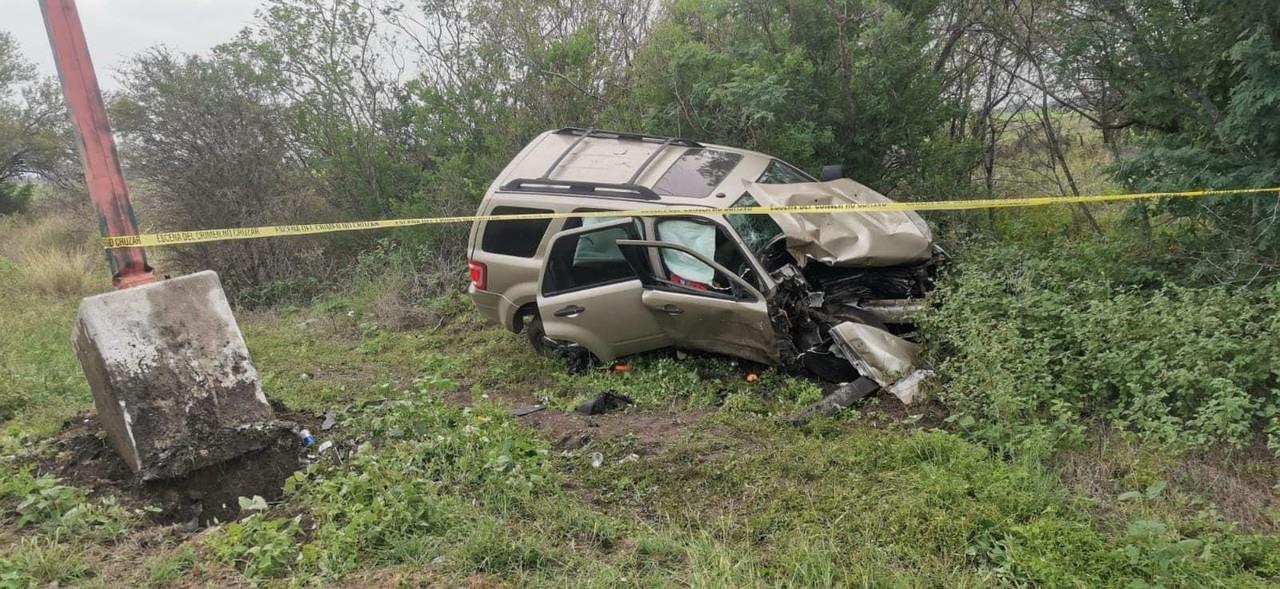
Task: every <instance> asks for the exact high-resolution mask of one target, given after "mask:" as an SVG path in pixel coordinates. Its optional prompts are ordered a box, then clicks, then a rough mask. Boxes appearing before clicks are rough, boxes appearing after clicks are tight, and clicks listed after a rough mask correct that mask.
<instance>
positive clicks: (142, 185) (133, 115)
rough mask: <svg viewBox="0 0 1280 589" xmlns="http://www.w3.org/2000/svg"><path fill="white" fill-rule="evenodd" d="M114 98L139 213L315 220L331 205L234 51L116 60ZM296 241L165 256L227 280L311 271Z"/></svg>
mask: <svg viewBox="0 0 1280 589" xmlns="http://www.w3.org/2000/svg"><path fill="white" fill-rule="evenodd" d="M121 81H122V83H123V91H122V94H121V95H120V96H119V97H118V98H117V99H116V100H115V101H114V102H113V104H112V109H111V110H112V112H111V114H112V121H113V123H114V124H115V125H116V127H117V129H118V130H119V132H120V136H121V139H122V141H121V151H122V152H123V153H124V154H125V155H126V159H125V161H126V164H127V171H128V172H129V175H130V179H131V180H132V181H133V186H134V188H135V189H136V190H138V192H139V195H138V196H139V198H138V199H137V201H138V203H139V207H140V208H141V209H142V212H144V213H145V214H144V215H142V217H143V220H144V221H147V222H150V223H155V224H156V225H158V226H159V227H161V228H163V229H166V230H184V229H206V228H220V227H254V226H260V225H272V224H286V223H297V222H303V221H304V220H305V221H308V222H313V221H323V220H325V218H326V217H329V218H331V217H332V213H329V212H327V211H326V210H325V207H324V206H323V201H322V200H320V199H318V198H315V197H314V193H313V192H311V191H310V190H308V189H307V187H306V185H305V183H303V182H299V178H300V177H302V172H301V170H300V169H299V166H298V161H297V158H296V155H295V154H294V152H293V150H292V146H291V144H290V142H289V137H288V133H287V126H286V123H285V120H284V119H285V116H286V115H285V110H284V108H283V106H282V105H280V104H278V103H276V102H275V101H274V99H273V96H272V92H271V89H270V88H269V87H267V86H265V85H264V84H263V83H262V80H261V79H259V78H257V77H256V76H254V75H253V73H252V70H251V68H249V67H246V65H245V64H244V63H242V62H240V61H239V60H238V59H237V58H236V56H234V55H232V54H229V53H227V52H225V51H223V50H215V51H214V52H213V54H212V55H210V56H208V57H197V56H184V55H179V54H176V53H173V52H171V51H169V50H166V49H163V48H155V49H151V50H148V51H147V52H145V53H143V54H141V55H139V56H137V57H135V58H133V59H132V60H131V61H130V62H129V63H128V65H127V66H126V67H125V68H124V70H123V73H122V76H121ZM315 243H316V242H314V241H305V240H304V241H301V243H300V242H299V240H253V241H229V242H225V243H216V244H209V245H195V246H189V247H175V248H171V249H169V250H167V251H166V254H167V256H166V260H167V261H168V262H169V263H172V264H174V265H176V266H177V267H178V268H179V269H183V270H203V269H212V270H216V271H217V272H219V273H220V274H221V275H222V277H223V281H224V283H225V284H227V285H228V286H229V287H231V288H233V289H235V288H237V287H239V288H244V287H248V286H251V285H257V286H261V285H267V284H270V283H272V282H274V281H282V280H286V279H290V278H296V277H298V276H305V275H306V274H308V273H309V272H311V271H313V270H315V268H314V267H312V266H308V265H307V264H308V260H309V259H314V258H315V256H311V257H308V256H307V255H305V253H300V252H306V251H307V250H308V249H314V248H315V246H314V244H315Z"/></svg>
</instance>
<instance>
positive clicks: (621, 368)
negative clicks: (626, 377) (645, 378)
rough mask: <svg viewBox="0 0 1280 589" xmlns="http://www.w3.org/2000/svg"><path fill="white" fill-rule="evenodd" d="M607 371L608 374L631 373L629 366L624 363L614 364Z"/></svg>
mask: <svg viewBox="0 0 1280 589" xmlns="http://www.w3.org/2000/svg"><path fill="white" fill-rule="evenodd" d="M609 371H610V372H631V365H630V364H627V363H626V362H614V363H613V366H610V367H609Z"/></svg>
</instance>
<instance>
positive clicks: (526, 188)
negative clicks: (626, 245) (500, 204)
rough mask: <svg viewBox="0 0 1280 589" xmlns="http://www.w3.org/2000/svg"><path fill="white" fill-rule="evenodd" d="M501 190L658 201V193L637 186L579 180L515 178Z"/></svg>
mask: <svg viewBox="0 0 1280 589" xmlns="http://www.w3.org/2000/svg"><path fill="white" fill-rule="evenodd" d="M501 190H503V191H506V192H551V193H557V194H576V195H581V196H596V197H615V198H634V199H639V200H658V199H659V197H658V193H656V192H654V191H653V189H651V188H648V187H645V186H640V185H637V184H610V183H606V182H586V181H579V180H548V179H546V178H517V179H515V180H512V181H510V182H507V183H506V184H504V185H503V186H502V188H501Z"/></svg>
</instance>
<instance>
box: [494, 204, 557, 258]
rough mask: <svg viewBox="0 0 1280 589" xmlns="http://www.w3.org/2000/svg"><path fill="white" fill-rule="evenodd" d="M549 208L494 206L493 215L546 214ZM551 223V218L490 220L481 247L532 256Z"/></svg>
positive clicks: (527, 256)
mask: <svg viewBox="0 0 1280 589" xmlns="http://www.w3.org/2000/svg"><path fill="white" fill-rule="evenodd" d="M551 212H553V211H551V210H548V209H529V208H525V207H494V208H493V212H492V213H490V214H493V215H527V214H545V213H551ZM550 225H551V220H550V219H540V220H532V221H523V220H517V221H489V222H487V223H485V224H484V237H483V238H481V240H480V249H482V250H484V251H486V252H489V253H491V254H502V255H504V256H519V257H521V258H532V257H533V254H535V253H537V251H538V244H539V243H542V236H543V234H545V233H546V232H547V227H549V226H550Z"/></svg>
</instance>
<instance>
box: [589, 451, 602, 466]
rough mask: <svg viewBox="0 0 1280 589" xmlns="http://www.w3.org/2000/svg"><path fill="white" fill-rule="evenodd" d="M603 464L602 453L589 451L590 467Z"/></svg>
mask: <svg viewBox="0 0 1280 589" xmlns="http://www.w3.org/2000/svg"><path fill="white" fill-rule="evenodd" d="M603 464H604V454H601V453H599V452H592V453H591V468H600V466H601V465H603Z"/></svg>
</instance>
